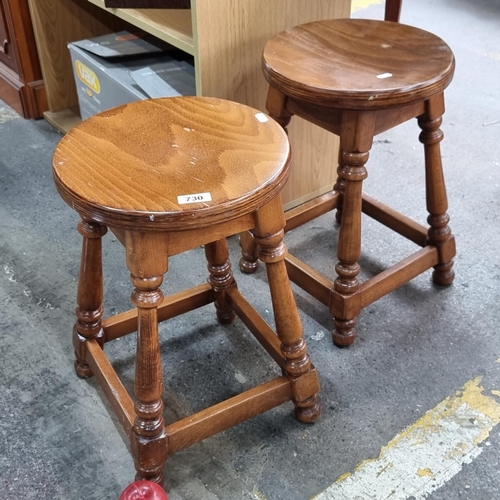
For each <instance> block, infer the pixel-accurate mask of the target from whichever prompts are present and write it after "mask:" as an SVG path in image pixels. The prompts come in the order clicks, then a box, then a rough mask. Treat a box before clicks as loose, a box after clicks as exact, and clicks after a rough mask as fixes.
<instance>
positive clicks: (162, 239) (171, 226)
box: [54, 98, 320, 484]
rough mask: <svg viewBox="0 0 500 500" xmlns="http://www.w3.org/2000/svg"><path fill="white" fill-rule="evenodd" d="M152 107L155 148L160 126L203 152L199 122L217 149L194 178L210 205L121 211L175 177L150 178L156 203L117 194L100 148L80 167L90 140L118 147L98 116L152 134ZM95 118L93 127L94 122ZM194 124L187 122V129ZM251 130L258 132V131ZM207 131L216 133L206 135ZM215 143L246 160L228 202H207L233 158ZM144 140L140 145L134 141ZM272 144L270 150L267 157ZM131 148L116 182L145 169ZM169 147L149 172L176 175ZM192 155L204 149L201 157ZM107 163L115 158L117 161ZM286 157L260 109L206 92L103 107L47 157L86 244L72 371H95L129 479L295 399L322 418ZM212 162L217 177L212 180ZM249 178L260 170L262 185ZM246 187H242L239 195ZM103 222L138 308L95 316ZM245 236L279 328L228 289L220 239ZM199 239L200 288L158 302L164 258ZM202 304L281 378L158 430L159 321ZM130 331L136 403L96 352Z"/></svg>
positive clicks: (301, 410) (309, 416)
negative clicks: (297, 295)
mask: <svg viewBox="0 0 500 500" xmlns="http://www.w3.org/2000/svg"><path fill="white" fill-rule="evenodd" d="M155 114H156V116H157V117H160V119H161V120H164V121H165V126H166V127H167V128H166V130H165V139H164V138H163V135H161V140H162V144H163V145H165V144H167V146H168V140H169V138H170V136H169V130H168V126H170V128H171V130H173V131H174V132H172V135H171V137H172V138H174V139H175V141H177V143H183V142H184V143H185V141H184V138H186V140H188V141H190V142H189V144H190V145H191V146H197V147H198V146H200V147H202V146H203V144H197V142H196V140H193V137H196V136H194V135H193V132H194V131H195V129H196V130H199V132H198V134H199V136H200V137H208V138H209V139H210V137H212V138H213V140H212V141H210V140H209V141H208V143H209V144H210V145H211V147H212V149H214V151H215V153H214V156H213V158H211V157H208V159H205V160H204V161H205V162H208V163H207V170H204V171H203V172H201V173H199V174H198V175H199V176H200V177H203V176H205V177H206V181H207V182H206V183H205V186H207V188H209V187H210V186H209V182H214V184H213V186H212V187H211V188H210V189H211V191H212V192H213V193H214V199H213V200H212V204H207V203H196V204H194V206H193V208H192V209H191V208H184V206H176V205H175V204H174V206H176V209H175V210H170V211H168V212H167V211H165V212H160V211H158V210H156V212H155V213H156V215H155V216H151V215H148V211H147V210H146V211H144V210H141V211H139V210H134V209H126V206H127V203H128V201H127V200H129V198H130V197H132V196H133V195H134V193H135V198H133V201H132V204H131V205H132V207H133V206H137V205H138V204H139V202H141V203H142V202H144V203H146V204H148V206H154V205H155V203H156V204H157V205H158V204H160V203H164V204H166V205H167V206H171V205H172V203H173V202H172V201H171V200H175V196H173V195H172V192H174V189H176V186H174V187H172V186H173V185H174V183H173V182H172V181H171V180H169V179H167V180H164V181H162V177H158V182H159V183H161V182H164V185H163V186H164V188H165V189H164V190H163V189H160V190H159V191H158V192H159V195H158V196H157V198H154V197H153V198H151V199H149V198H147V197H143V194H142V193H141V192H137V191H135V190H132V191H125V190H124V189H123V188H122V183H121V179H119V178H115V177H114V175H115V174H114V173H113V172H112V171H110V170H111V167H112V166H113V165H114V164H113V163H112V162H109V161H108V159H107V158H106V154H105V151H106V150H105V149H101V150H100V151H98V152H97V153H98V154H97V155H96V156H95V158H96V159H95V160H94V159H92V158H91V159H90V160H87V161H88V162H90V163H86V160H85V158H86V157H87V158H89V157H91V156H92V154H95V147H96V146H95V145H96V144H100V145H102V144H103V142H102V141H104V144H107V148H111V147H113V146H115V145H116V143H115V142H113V139H112V138H113V135H112V134H109V135H110V138H109V139H108V138H106V137H105V136H103V133H102V132H99V127H100V126H101V125H103V123H104V125H103V126H104V129H103V130H107V129H108V128H111V129H112V130H114V132H117V135H116V136H115V137H118V138H119V137H120V130H121V127H122V125H123V123H125V124H127V126H128V124H130V123H134V120H133V118H134V117H135V121H136V124H135V126H136V128H137V131H138V132H139V131H148V130H150V129H149V128H148V127H147V126H146V125H148V124H149V123H150V121H151V122H152V120H154V119H155ZM255 114H257V115H258V116H257V118H259V121H260V122H265V121H268V123H267V124H266V123H263V124H262V123H259V122H258V120H256V119H255V116H254V115H255ZM122 115H123V116H122ZM163 115H165V117H164V118H163ZM221 115H222V116H223V117H224V116H227V117H228V118H227V120H226V121H222V125H221V126H220V127H216V126H215V125H214V124H216V123H219V122H220V121H221ZM260 115H262V113H260ZM242 116H243V118H242ZM92 120H93V123H94V124H95V127H92V124H93V123H91V122H92ZM186 120H187V121H186ZM196 120H198V122H196ZM141 121H142V122H141ZM193 122H194V124H193V125H191V126H192V128H190V127H187V126H186V125H185V124H186V123H193ZM254 122H255V123H254ZM113 126H114V127H115V128H114V129H113V128H112V127H113ZM224 127H225V128H224ZM248 127H250V128H249V129H248ZM259 127H260V129H262V130H264V132H265V133H262V134H260V135H259V134H256V130H259ZM94 129H95V130H94ZM214 130H215V131H216V133H215V135H213V136H212V132H213V131H214ZM248 130H250V131H251V132H252V134H253V135H251V134H250V132H249V131H248ZM276 131H277V132H279V133H276ZM146 133H148V132H146ZM151 134H153V132H152V133H151ZM203 134H205V135H203ZM135 136H136V137H140V140H143V135H141V134H139V133H136V134H135ZM261 136H262V139H260V137H261ZM221 137H222V139H221ZM276 137H278V138H279V140H278V141H277V142H276V144H274V143H273V140H274V139H273V138H276ZM270 138H271V139H270ZM259 140H262V141H265V143H264V144H263V146H262V147H259V146H260V143H259ZM217 141H222V142H223V143H224V144H228V143H230V144H232V143H234V144H235V145H236V146H237V147H235V148H234V149H235V150H236V151H238V155H243V158H242V161H241V162H240V163H243V162H245V160H247V158H248V160H247V161H248V162H249V163H248V165H250V166H249V167H248V175H249V178H250V181H249V180H248V178H245V177H241V172H240V171H238V172H237V173H236V175H235V179H236V180H235V181H234V182H235V183H237V182H238V179H239V178H241V179H242V182H244V183H246V184H244V185H243V186H242V187H241V188H240V186H239V185H235V186H233V188H234V189H240V190H241V192H242V196H236V197H235V198H233V199H230V200H228V199H225V198H224V197H225V194H224V193H222V194H219V195H218V196H219V199H220V201H219V200H217V199H215V196H216V194H215V193H216V192H217V189H216V188H217V187H218V184H217V183H218V182H220V181H219V179H220V178H221V176H220V173H221V171H222V170H224V169H225V170H224V172H225V175H226V177H225V180H226V181H227V177H228V175H229V173H228V172H230V171H231V170H228V169H231V168H232V167H231V164H232V163H230V164H224V165H222V164H221V162H223V161H224V160H221V158H220V157H221V155H220V154H219V153H218V151H217ZM228 141H229V142H228ZM231 141H232V142H231ZM176 145H177V144H176ZM140 146H141V145H140V143H138V148H139V147H140ZM100 147H101V146H100ZM242 147H246V148H247V152H245V150H242V149H241V148H242ZM266 148H267V149H266ZM280 148H282V149H280ZM283 148H284V149H283ZM274 149H275V150H276V152H277V153H276V154H275V153H274V152H273V151H274ZM169 150H170V149H169ZM195 150H196V148H194V147H192V149H191V150H190V151H188V157H189V155H190V154H192V152H194V151H195ZM264 150H266V151H264ZM132 151H134V156H132V159H130V158H131V156H130V155H129V154H128V153H127V152H126V151H125V152H120V150H119V149H116V151H115V152H114V153H113V154H116V155H121V158H118V159H119V160H122V161H123V168H122V170H123V172H124V173H123V179H126V180H127V179H128V177H127V174H128V173H130V175H131V176H132V177H134V176H135V177H137V178H138V179H141V176H143V175H144V173H143V172H144V170H141V169H143V165H144V164H145V163H146V160H147V159H151V158H152V157H151V154H153V153H154V152H153V153H151V152H150V150H149V149H148V148H145V149H144V154H143V156H142V157H141V156H140V154H141V153H140V152H139V153H137V152H136V151H135V149H132ZM225 151H226V149H221V153H224V152H225ZM84 153H86V154H84ZM99 153H102V154H99ZM176 154H178V153H177V152H175V153H172V155H171V158H170V159H169V158H167V159H166V160H163V159H162V160H161V161H163V164H162V165H161V166H160V167H158V166H156V167H155V168H157V169H158V168H159V169H160V171H162V172H167V173H169V175H171V176H173V177H171V178H174V179H175V178H176V177H175V176H176V175H177V174H178V170H177V168H176V165H175V161H177V158H178V156H175V155H176ZM196 154H197V155H198V156H200V154H199V152H198V153H196ZM246 155H248V156H246ZM160 156H161V155H160ZM230 156H231V155H230ZM191 157H192V156H191ZM274 157H278V158H283V163H282V164H280V163H279V162H278V163H277V164H273V158H274ZM161 158H163V156H161ZM261 158H263V159H264V161H265V165H266V166H265V168H266V169H267V170H266V172H267V171H269V175H270V178H268V179H263V178H262V177H263V174H262V169H260V170H258V169H256V168H254V169H253V170H252V167H251V165H252V162H253V163H255V164H258V163H259V161H260V159H261ZM114 159H115V158H114V157H113V161H114ZM238 160H239V158H238V157H234V155H233V156H231V157H230V161H231V162H234V161H236V162H238ZM93 162H94V163H93ZM274 163H276V162H275V161H274ZM208 164H210V165H211V166H209V165H208ZM269 164H270V166H269ZM289 164H290V157H289V146H288V144H287V141H286V136H285V135H284V134H283V132H282V130H281V129H280V127H279V126H278V125H277V124H276V123H274V122H271V121H270V120H267V119H266V118H265V117H263V116H259V113H258V112H257V111H255V110H251V108H247V107H244V106H242V105H238V104H236V103H229V102H228V101H221V100H216V99H209V98H171V99H166V100H158V101H156V102H153V101H149V102H148V103H147V104H146V103H142V104H141V103H134V104H130V105H126V106H123V107H121V108H117V110H112V111H110V112H109V113H106V112H105V113H102V114H101V115H98V116H97V117H96V118H91V119H89V120H87V122H84V123H83V124H82V125H80V126H79V127H77V128H76V129H74V130H73V131H72V132H70V133H69V134H68V136H66V137H65V138H63V140H62V141H61V143H60V144H59V146H58V148H57V150H56V153H55V155H54V178H55V182H56V187H57V189H58V191H59V193H60V194H61V196H62V198H63V199H64V200H65V201H66V202H67V203H68V204H69V205H70V206H72V207H73V208H74V209H75V210H76V211H77V212H78V213H79V214H80V216H81V218H82V221H81V223H80V224H79V226H78V230H79V232H80V234H81V235H82V237H83V243H82V257H81V266H80V278H79V284H78V294H77V304H78V305H77V308H76V316H77V321H76V324H75V327H74V330H73V342H74V348H75V355H76V361H75V370H76V372H77V374H78V375H79V376H81V377H89V376H91V375H95V376H96V377H97V379H98V381H99V383H100V385H101V387H102V388H103V390H104V393H105V394H106V396H107V398H108V399H109V401H110V403H111V406H112V407H113V410H114V411H115V413H116V415H117V416H118V419H119V421H120V423H121V425H122V426H123V428H124V430H125V432H126V433H127V434H128V435H129V436H130V439H131V449H132V455H133V457H134V461H135V466H136V470H137V476H136V478H137V479H147V480H151V481H154V482H157V483H160V484H162V483H163V479H164V476H163V467H164V464H165V461H166V459H167V456H168V455H169V454H171V453H174V452H175V451H178V450H181V449H183V448H185V447H187V446H190V445H192V444H194V443H197V442H198V441H200V440H202V439H205V438H207V437H209V436H212V435H213V434H215V433H217V432H220V431H222V430H224V429H227V428H228V427H231V426H233V425H235V424H237V423H239V422H242V421H244V420H246V419H248V418H251V417H253V416H256V415H258V414H260V413H263V412H265V411H267V410H269V409H271V408H274V407H276V406H278V405H281V404H283V403H284V402H286V401H293V403H294V405H295V415H296V417H297V419H298V420H299V421H301V422H304V423H312V422H314V421H315V420H316V419H317V418H318V416H319V414H320V407H319V403H318V398H317V394H318V390H319V381H318V376H317V373H316V370H315V368H314V366H312V364H311V361H310V358H309V355H308V353H307V347H306V344H305V341H304V337H303V331H302V325H301V321H300V317H299V314H298V311H297V308H296V305H295V301H294V297H293V293H292V290H291V287H290V283H289V281H288V277H287V272H286V266H285V260H284V259H285V257H286V253H287V249H286V247H285V245H284V244H283V241H282V239H283V234H284V229H283V228H284V226H285V219H284V214H283V208H282V201H281V196H280V191H281V189H282V187H283V185H284V183H285V182H286V179H287V177H288V174H289ZM228 165H229V166H228ZM150 168H153V162H151V167H149V166H148V172H150V170H149V169H150ZM186 168H189V167H186ZM210 168H212V169H213V170H214V174H217V175H211V173H210V170H209V169H210ZM259 168H260V167H259ZM92 170H93V172H92ZM89 171H90V172H89ZM207 172H208V173H207ZM257 174H260V178H261V180H260V181H259V180H258V178H259V175H257ZM96 175H100V178H101V179H102V180H101V182H102V185H103V186H106V185H107V184H108V183H109V182H113V181H115V185H116V186H117V187H116V193H115V192H114V191H111V192H109V191H107V190H106V189H104V188H102V186H99V187H98V188H96V187H94V188H93V189H92V187H90V188H89V187H87V184H92V179H94V178H95V176H96ZM148 175H149V174H148ZM211 179H215V180H212V181H211ZM202 180H203V179H202ZM127 182H128V181H127ZM249 182H250V184H248V183H249ZM252 183H253V184H252ZM260 183H262V184H260ZM101 188H102V193H101V194H99V193H98V192H96V189H101ZM247 188H248V189H249V192H248V193H245V189H247ZM181 189H183V188H181ZM108 193H110V194H108ZM117 193H118V194H117ZM122 193H123V194H122ZM119 195H120V196H121V198H120V196H119ZM125 195H127V196H125ZM99 196H101V197H104V198H102V199H105V200H106V201H105V202H103V201H100V202H97V201H96V199H98V198H99ZM116 199H118V200H119V201H118V202H117V204H118V206H119V207H123V208H120V209H119V210H118V209H117V208H109V207H110V205H111V203H114V202H115V201H116ZM149 213H151V212H149ZM108 229H109V230H111V231H112V232H113V234H114V235H115V236H116V237H117V239H118V240H119V241H120V242H121V243H122V244H123V245H124V247H125V253H126V264H127V267H128V269H129V271H130V273H131V282H132V285H133V288H134V290H133V292H132V303H133V304H134V306H135V308H134V309H132V310H129V311H126V312H123V313H121V314H118V315H116V316H112V317H109V318H105V319H103V318H102V316H103V270H102V256H101V254H102V242H101V241H102V237H103V236H104V235H105V234H106V232H107V230H108ZM242 231H252V234H253V237H254V238H255V241H256V242H257V243H258V245H259V248H260V253H259V257H260V259H261V260H262V261H263V262H264V263H265V265H266V269H267V272H268V281H269V288H270V292H271V299H272V305H273V311H274V319H275V324H276V331H274V330H273V329H272V328H271V327H270V326H269V325H268V324H267V323H266V322H265V320H264V319H263V318H262V317H261V316H260V315H259V314H258V313H257V311H256V310H255V309H254V308H253V307H252V306H251V305H250V303H249V302H248V301H247V300H246V299H245V298H244V297H243V295H242V294H241V293H240V292H239V291H238V288H237V286H236V282H235V280H234V277H233V273H232V270H231V265H230V262H229V253H228V248H227V243H226V237H229V236H232V235H234V234H238V233H240V232H242ZM200 245H204V247H205V256H206V259H207V262H208V274H209V278H208V283H206V284H202V285H199V286H196V287H193V288H190V289H188V290H185V291H182V292H179V293H176V294H174V295H172V296H169V297H163V294H162V292H161V290H160V285H161V283H162V280H163V276H164V275H165V274H166V273H167V270H168V258H169V257H171V256H173V255H176V254H179V253H182V252H185V251H186V250H189V249H192V248H196V247H199V246H200ZM210 303H214V305H215V309H216V314H217V318H218V320H219V322H220V323H223V324H224V323H230V322H231V321H233V320H234V319H235V317H236V316H238V317H240V319H241V320H242V322H243V323H244V324H245V325H246V326H247V327H248V329H249V330H250V331H251V332H252V334H253V335H254V336H255V338H256V339H257V340H258V341H259V342H260V344H261V345H262V346H263V347H264V349H265V350H266V351H267V352H268V353H269V354H270V356H271V357H272V358H273V359H274V361H275V362H276V363H277V364H278V366H280V367H281V369H282V375H281V376H279V377H277V378H275V379H273V380H271V381H268V382H265V383H263V384H261V385H258V386H257V387H254V388H252V389H250V390H247V391H245V392H243V393H241V394H239V395H237V396H235V397H232V398H230V399H228V400H226V401H223V402H221V403H218V404H216V405H214V406H212V407H210V408H207V409H205V410H202V411H200V412H198V413H195V414H193V415H190V416H188V417H185V418H183V419H181V420H179V421H177V422H174V423H170V424H168V425H166V424H165V422H164V420H163V415H162V410H163V401H162V389H163V380H162V368H161V358H160V344H159V336H158V322H161V321H165V320H168V319H171V318H173V317H176V316H179V315H181V314H184V313H186V312H189V311H192V310H195V309H197V308H199V307H202V306H205V305H207V304H210ZM135 331H137V357H136V370H135V389H134V393H135V398H136V400H135V402H134V401H133V399H132V398H131V396H130V395H129V394H128V392H127V391H126V389H125V387H124V386H123V384H122V383H121V381H120V379H119V377H118V376H117V374H116V372H115V370H114V369H113V367H112V365H111V363H110V361H109V360H108V358H107V356H106V355H105V353H104V350H103V347H104V344H105V343H107V342H110V341H112V340H115V339H118V338H120V337H123V336H124V335H127V334H129V333H132V332H135Z"/></svg>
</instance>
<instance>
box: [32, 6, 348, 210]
mask: <svg viewBox="0 0 500 500" xmlns="http://www.w3.org/2000/svg"><path fill="white" fill-rule="evenodd" d="M29 2H30V8H31V13H32V18H33V24H34V29H35V35H36V38H37V44H38V49H39V55H40V60H41V64H42V72H43V76H44V81H45V87H46V92H47V99H48V105H49V110H50V111H49V112H48V113H47V114H46V118H47V119H48V120H49V121H50V122H51V123H52V124H53V125H55V126H56V127H58V128H59V129H61V130H62V131H66V130H68V128H70V127H72V126H74V125H75V124H76V123H77V122H78V115H77V114H76V113H75V111H74V110H75V106H77V105H78V101H77V98H76V92H75V83H74V78H73V70H72V67H71V60H70V57H69V51H68V49H67V44H68V43H69V42H72V41H75V40H81V39H83V38H91V37H95V36H99V35H102V34H106V33H110V32H113V31H118V30H121V29H133V27H134V26H135V27H138V28H140V29H142V30H144V31H147V32H149V33H151V34H153V35H154V36H156V37H158V38H160V39H162V40H164V41H166V42H168V43H170V44H171V45H173V46H175V47H177V48H179V49H181V50H183V51H185V52H186V53H188V54H190V55H192V56H193V57H194V64H195V74H196V91H197V94H198V95H206V96H212V97H220V98H223V99H230V100H233V101H237V102H242V103H245V104H248V105H250V106H253V107H255V108H257V109H260V110H265V98H266V92H267V84H266V82H265V80H264V77H263V76H262V72H261V53H262V49H263V47H264V45H265V43H266V41H267V40H269V39H270V38H271V37H272V36H274V35H275V34H276V33H278V32H280V31H282V30H284V29H287V28H289V27H291V26H295V25H297V24H301V23H305V22H309V21H314V20H318V19H327V18H339V17H349V13H350V0H307V1H306V0H191V9H188V10H173V9H106V8H105V7H104V0H29ZM131 25H132V26H131ZM290 140H291V143H292V147H293V153H294V168H293V172H292V175H291V178H290V180H289V182H288V183H287V185H286V187H285V190H284V192H283V198H284V202H285V207H286V208H291V207H293V206H295V205H298V204H300V203H302V202H304V201H307V200H308V199H310V198H312V197H314V196H316V195H319V194H322V193H324V192H326V191H327V190H329V189H331V187H332V185H333V183H334V181H335V177H336V173H335V169H334V164H335V161H336V151H337V148H338V144H337V140H336V138H335V137H334V136H332V134H329V133H327V132H326V131H324V130H321V129H319V128H318V127H315V126H314V125H312V124H310V123H306V122H302V121H300V120H298V119H297V120H293V121H292V124H291V126H290Z"/></svg>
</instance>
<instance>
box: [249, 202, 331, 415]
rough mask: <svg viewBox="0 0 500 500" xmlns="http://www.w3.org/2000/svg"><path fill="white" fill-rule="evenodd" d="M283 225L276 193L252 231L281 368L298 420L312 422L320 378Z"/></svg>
mask: <svg viewBox="0 0 500 500" xmlns="http://www.w3.org/2000/svg"><path fill="white" fill-rule="evenodd" d="M284 227H285V219H284V215H283V208H282V202H281V197H280V196H278V197H277V198H275V199H274V200H272V201H271V202H270V203H268V204H267V205H266V206H265V207H263V208H261V209H260V210H259V211H258V212H257V214H256V228H255V230H254V235H255V240H256V241H257V243H258V245H259V248H260V259H261V260H262V262H264V263H265V265H266V269H267V275H268V280H269V288H270V292H271V299H272V304H273V310H274V318H275V321H276V333H277V334H278V337H279V339H280V341H281V352H282V354H283V357H284V366H283V369H284V372H285V373H286V374H287V375H288V376H289V377H290V379H291V380H292V388H293V394H294V404H295V415H296V417H297V420H299V421H300V422H303V423H312V422H315V421H316V420H317V418H318V417H319V415H320V412H321V409H320V405H319V402H318V391H319V380H318V375H317V373H316V370H315V368H314V367H312V366H311V360H310V359H309V355H308V354H307V346H306V343H305V340H304V336H303V330H302V323H301V321H300V317H299V313H298V311H297V306H296V304H295V299H294V297H293V293H292V289H291V287H290V282H289V280H288V275H287V271H286V267H285V261H284V259H285V256H286V253H287V249H286V247H285V245H284V244H283V241H282V240H283V235H284Z"/></svg>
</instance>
